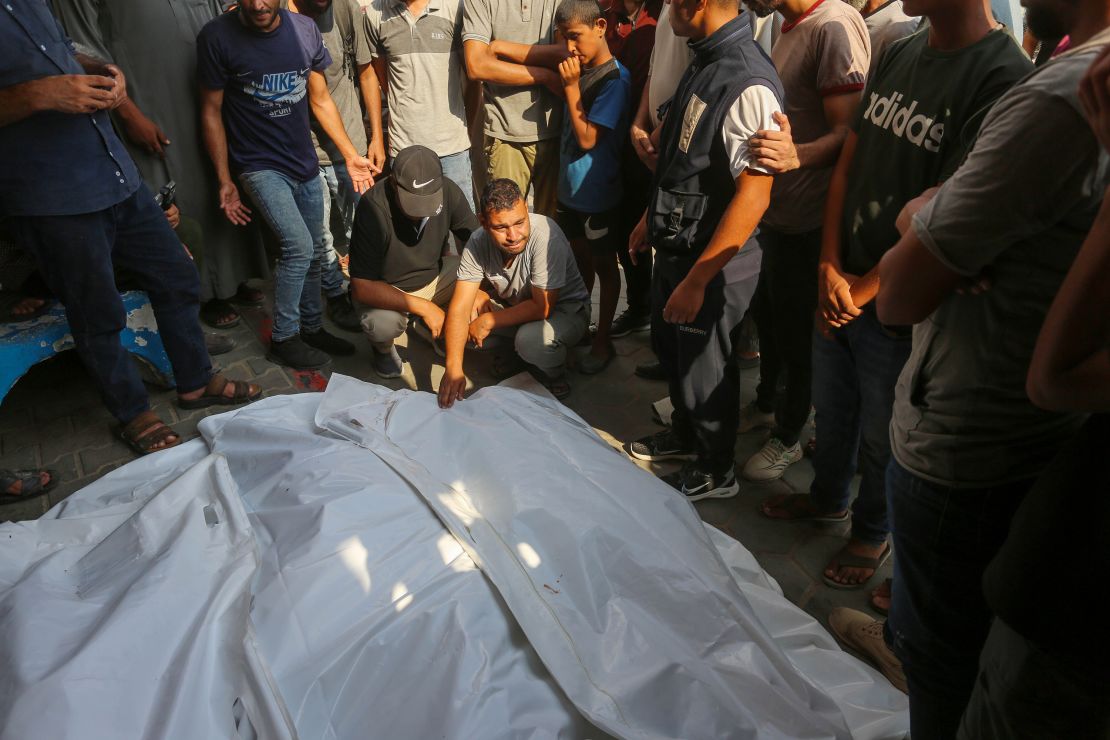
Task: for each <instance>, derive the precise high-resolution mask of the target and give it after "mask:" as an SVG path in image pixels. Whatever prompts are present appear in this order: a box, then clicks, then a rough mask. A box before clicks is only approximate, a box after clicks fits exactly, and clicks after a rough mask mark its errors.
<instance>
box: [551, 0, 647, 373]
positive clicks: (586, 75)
mask: <svg viewBox="0 0 1110 740" xmlns="http://www.w3.org/2000/svg"><path fill="white" fill-rule="evenodd" d="M555 25H556V26H557V27H558V29H559V34H560V35H561V36H562V38H563V42H564V43H565V44H566V47H567V51H569V52H570V56H568V57H567V58H566V59H565V60H563V62H562V63H560V64H559V76H560V78H561V79H562V83H563V94H564V95H565V96H566V100H567V115H565V116H564V117H563V132H562V139H561V141H560V146H559V165H560V166H559V191H558V194H559V208H558V211H557V212H556V221H557V222H558V224H559V226H560V227H561V228H562V230H563V232H564V233H565V234H566V236H567V239H569V240H570V242H571V246H572V247H573V248H574V255H575V259H576V260H577V261H578V269H579V271H580V272H581V273H582V278H583V279H584V280H585V282H586V288H587V289H588V290H590V291H591V292H592V291H593V281H594V275H595V274H596V275H597V279H598V283H599V285H600V288H601V307H600V311H599V315H598V321H597V334H596V336H595V337H594V340H593V346H592V347H591V348H590V351H589V352H588V353H586V354H584V355H582V357H581V358H580V360H579V363H578V369H579V370H580V371H581V372H583V373H587V374H593V373H598V372H601V371H602V370H604V369H605V367H606V366H607V365H608V364H609V362H610V360H612V359H613V356H614V354H615V352H614V349H613V343H612V339H611V338H610V336H609V331H610V328H611V326H612V324H613V314H614V313H615V312H616V309H617V299H618V298H619V297H620V289H621V281H620V273H619V272H618V271H617V250H618V249H619V248H621V246H622V244H621V243H620V241H621V240H620V239H617V238H615V237H616V233H615V230H614V227H615V226H616V225H617V223H618V222H617V216H616V215H615V214H616V211H615V209H616V207H617V206H618V205H619V204H620V201H621V197H622V195H623V193H622V186H621V170H620V162H621V147H622V145H623V143H624V139H625V137H626V135H627V132H628V125H629V98H630V96H631V94H632V93H631V91H632V76H631V75H630V74H629V72H628V70H627V69H625V68H624V67H623V66H622V65H621V64H620V62H618V61H617V60H616V59H614V58H613V55H612V54H610V53H609V45H608V44H607V43H606V41H605V18H604V17H603V14H602V11H601V8H600V6H599V5H598V4H597V0H563V2H562V3H561V4H560V5H559V8H558V9H557V10H556V11H555Z"/></svg>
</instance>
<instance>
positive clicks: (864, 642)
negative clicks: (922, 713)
mask: <svg viewBox="0 0 1110 740" xmlns="http://www.w3.org/2000/svg"><path fill="white" fill-rule="evenodd" d="M829 631H830V632H832V633H833V635H835V636H836V639H837V640H839V641H840V644H841V645H844V646H845V647H847V648H850V649H851V650H853V651H854V652H856V653H858V654H859V655H860V657H863V658H866V659H867V660H868V662H870V663H871V664H873V665H874V666H875V667H876V668H878V669H879V670H880V671H881V672H882V674H883V675H884V676H886V679H887V680H888V681H890V683H891V684H892V685H893V686H894V688H896V689H898V690H899V691H901V692H902V693H903V694H905V693H908V692H907V690H906V674H905V672H904V671H903V670H902V661H900V660H898V658H897V656H895V655H894V653H893V652H892V651H891V649H890V648H889V647H887V645H886V642H885V641H884V640H883V623H882V622H880V621H879V620H877V619H874V618H872V617H871V615H870V614H864V613H863V612H861V611H856V610H855V609H848V608H847V607H843V606H838V607H836V608H835V609H833V610H832V611H831V612H829Z"/></svg>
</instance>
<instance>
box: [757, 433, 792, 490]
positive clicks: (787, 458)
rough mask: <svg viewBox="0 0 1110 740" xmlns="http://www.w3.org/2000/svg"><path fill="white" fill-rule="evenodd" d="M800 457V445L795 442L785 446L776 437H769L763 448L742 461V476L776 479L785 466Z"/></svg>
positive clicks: (759, 479)
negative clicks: (744, 461) (745, 460)
mask: <svg viewBox="0 0 1110 740" xmlns="http://www.w3.org/2000/svg"><path fill="white" fill-rule="evenodd" d="M801 459H802V446H801V445H800V444H798V443H797V442H795V443H794V444H792V445H791V446H789V447H787V446H786V445H785V444H783V442H782V440H781V439H779V438H778V437H771V438H770V439H769V440H767V443H766V444H764V445H763V449H761V450H760V451H759V452H757V453H755V454H754V455H752V456H751V457H750V458H748V461H747V462H746V463H744V477H745V478H747V479H748V480H755V481H767V480H778V479H779V478H781V477H782V474H783V473H785V472H786V468H787V467H788V466H790V465H793V464H794V463H796V462H798V461H799V460H801Z"/></svg>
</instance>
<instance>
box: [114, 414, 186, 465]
mask: <svg viewBox="0 0 1110 740" xmlns="http://www.w3.org/2000/svg"><path fill="white" fill-rule="evenodd" d="M119 436H120V439H122V440H123V441H124V442H126V443H127V444H128V446H129V447H131V449H132V450H134V451H135V452H137V453H139V454H140V455H149V454H150V453H152V452H158V451H159V450H165V449H168V448H170V447H176V446H177V445H179V444H181V435H179V434H178V433H177V432H175V431H174V430H173V429H171V428H170V427H168V426H167V425H166V423H165V422H163V421H162V420H161V419H160V418H159V417H158V414H156V413H154V412H153V411H150V410H147V411H144V412H142V413H141V414H139V415H138V416H136V417H135V418H134V419H132V420H131V421H129V422H127V423H126V424H124V425H123V426H122V427H120V430H119Z"/></svg>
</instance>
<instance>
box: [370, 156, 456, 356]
mask: <svg viewBox="0 0 1110 740" xmlns="http://www.w3.org/2000/svg"><path fill="white" fill-rule="evenodd" d="M477 229H478V220H477V219H476V218H475V217H474V212H473V211H471V210H470V205H469V204H468V203H467V201H466V198H465V197H464V196H463V192H462V190H460V189H459V186H458V185H456V184H455V183H454V182H452V181H451V180H448V179H446V178H444V177H443V170H442V169H441V167H440V164H439V157H438V156H436V154H435V152H433V151H432V150H431V149H428V148H427V147H423V146H411V147H408V148H407V149H403V150H401V151H400V152H398V153H397V156H396V157H395V158H394V159H393V173H392V175H391V176H390V177H388V178H386V179H383V180H379V181H378V183H377V184H376V185H375V186H374V187H373V188H372V189H371V190H370V191H369V192H368V193H366V195H364V196H363V197H362V200H361V201H359V204H358V209H357V210H356V211H355V223H354V229H353V231H352V233H351V262H350V270H351V294H352V295H353V297H354V299H355V301H357V303H359V304H362V305H361V306H356V308H361V309H369V310H365V312H364V314H363V316H362V328H363V330H364V331H365V332H366V334H367V336H368V338H369V339H370V346H371V347H372V348H373V352H374V356H373V363H374V370H375V372H377V373H378V375H380V376H381V377H383V378H396V377H398V376H399V375H400V374H401V371H402V369H403V364H402V362H401V357H400V355H398V354H397V350H396V348H394V346H393V340H394V339H396V338H397V337H399V336H401V334H402V333H403V332H404V331H405V329H406V328H407V327H408V325H409V322H410V320H411V321H412V324H413V328H414V330H415V331H416V332H417V333H419V334H422V335H424V337H425V338H427V339H430V340H433V341H434V340H436V339H438V338H439V337H440V335H441V333H442V331H443V320H444V308H446V306H447V304H448V302H450V300H451V294H452V292H453V291H454V287H455V271H456V269H457V268H458V264H459V260H458V257H456V256H454V255H452V254H448V253H447V252H448V246H449V244H450V240H451V236H452V235H454V236H455V237H457V238H458V239H459V240H460V241H461V242H463V243H465V242H466V241H467V240H468V239H469V238H470V234H471V233H472V232H474V231H476V230H477ZM437 349H438V346H437Z"/></svg>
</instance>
